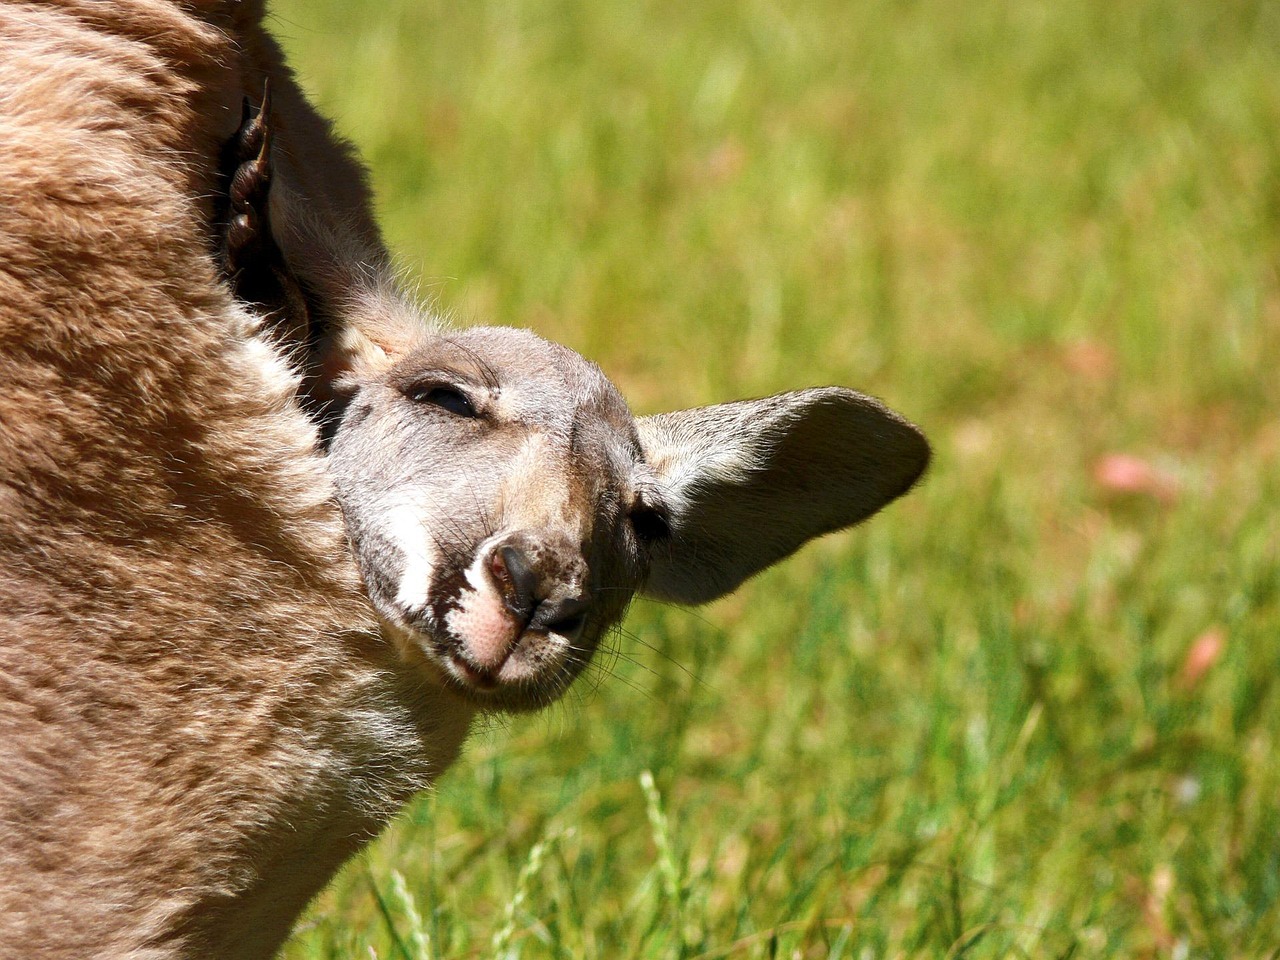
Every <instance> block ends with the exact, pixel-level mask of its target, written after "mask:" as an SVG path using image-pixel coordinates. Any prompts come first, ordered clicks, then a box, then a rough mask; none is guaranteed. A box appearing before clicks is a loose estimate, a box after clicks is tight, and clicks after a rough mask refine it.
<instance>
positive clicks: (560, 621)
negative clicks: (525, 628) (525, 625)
mask: <svg viewBox="0 0 1280 960" xmlns="http://www.w3.org/2000/svg"><path fill="white" fill-rule="evenodd" d="M587 607H588V603H587V601H586V600H585V599H584V598H582V597H568V598H566V599H564V600H559V601H551V600H547V601H544V602H543V603H540V604H538V609H537V610H535V611H534V614H533V619H532V620H530V621H529V626H530V627H531V628H532V629H534V630H546V631H548V632H550V633H559V634H564V635H568V634H572V633H576V632H577V631H578V630H579V629H581V627H582V625H583V624H584V623H586V620H587Z"/></svg>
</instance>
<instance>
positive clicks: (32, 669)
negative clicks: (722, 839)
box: [0, 0, 928, 960]
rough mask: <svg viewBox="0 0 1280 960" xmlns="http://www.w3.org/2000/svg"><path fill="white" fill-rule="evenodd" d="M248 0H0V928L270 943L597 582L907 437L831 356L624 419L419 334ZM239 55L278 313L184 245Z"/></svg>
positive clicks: (592, 385) (525, 692) (363, 193)
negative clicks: (769, 389)
mask: <svg viewBox="0 0 1280 960" xmlns="http://www.w3.org/2000/svg"><path fill="white" fill-rule="evenodd" d="M261 17H262V6H261V3H259V2H255V0H243V2H232V0H206V2H188V3H166V2H160V0H114V2H111V3H101V2H96V0H82V2H76V0H58V2H52V0H46V2H39V3H35V2H33V3H22V2H12V0H9V2H4V3H0V144H3V145H4V146H3V150H2V151H0V382H3V383H4V389H3V390H0V956H3V957H9V956H14V957H16V956H27V957H47V958H63V957H65V958H71V957H75V958H80V957H88V956H94V957H128V958H157V960H158V958H172V957H192V958H194V957H202V958H203V957H225V958H233V957H234V958H257V957H267V956H270V955H272V954H273V953H274V952H275V951H276V949H277V948H278V947H279V945H280V943H281V942H282V941H283V939H284V938H285V937H286V936H287V935H288V932H289V929H290V926H291V924H292V923H293V921H294V919H295V918H296V916H297V914H298V913H299V912H300V911H301V910H302V908H303V907H304V906H305V904H306V902H307V901H308V900H309V899H310V898H311V897H312V896H313V895H314V894H315V892H316V891H317V890H318V889H319V888H320V887H321V886H322V885H323V884H324V882H325V881H326V880H327V879H328V878H329V877H330V876H331V875H332V873H333V872H334V871H335V870H336V869H337V868H338V866H339V865H340V864H341V863H342V862H343V861H344V860H345V859H346V858H347V857H349V856H350V855H351V854H352V853H353V852H354V851H355V850H356V849H358V848H359V846H360V845H361V844H363V843H364V842H366V841H367V840H368V839H369V838H371V837H372V836H374V835H375V834H376V833H377V831H378V830H379V829H380V828H381V827H382V826H383V825H384V824H385V823H386V821H387V820H388V819H389V818H390V817H391V816H392V814H393V813H394V812H395V810H396V809H397V808H398V807H399V806H400V805H401V804H402V803H403V802H404V801H405V800H406V799H407V798H408V797H410V796H411V795H412V794H413V793H414V792H416V791H418V790H420V789H422V788H424V787H426V786H428V785H429V784H430V783H431V781H432V779H433V778H434V777H435V776H436V775H437V774H438V773H439V772H440V771H441V770H443V769H444V768H445V767H447V766H448V764H449V763H450V762H452V760H453V759H454V757H455V756H456V755H457V753H458V750H459V749H460V746H461V744H462V742H463V740H464V738H465V736H466V733H467V729H468V726H469V724H470V722H471V720H472V718H473V717H474V715H475V714H476V713H477V711H480V710H486V709H501V710H523V709H530V708H534V707H537V706H539V705H541V704H543V703H545V702H547V701H549V700H551V699H553V698H554V697H555V696H557V695H558V694H559V693H560V692H561V691H562V690H563V689H564V687H565V686H566V685H567V684H568V683H569V682H571V681H572V679H573V677H574V676H575V675H576V674H577V673H578V672H579V671H580V670H581V669H582V667H583V666H584V665H585V664H586V663H587V662H588V660H589V659H590V656H591V653H592V651H593V650H594V648H595V645H596V643H597V642H598V640H599V638H600V636H601V634H602V633H603V632H604V631H605V630H607V629H609V627H610V626H611V625H612V624H614V623H616V621H617V619H618V618H619V617H620V616H621V614H622V611H623V609H624V608H625V606H626V603H627V602H628V600H629V599H630V597H631V596H632V594H633V593H635V592H636V591H638V590H648V591H649V592H651V593H655V594H658V595H661V596H663V597H668V598H673V599H677V600H684V601H689V602H701V601H702V600H706V599H709V598H711V597H714V596H718V595H720V594H722V593H724V592H726V591H727V590H730V589H732V588H733V587H734V586H736V585H737V584H738V583H739V582H741V581H742V579H744V578H745V577H747V576H750V575H751V574H752V573H753V572H755V571H756V570H758V569H760V568H762V567H763V566H765V565H767V564H769V563H772V562H774V561H776V560H778V559H781V558H782V557H783V556H786V555H787V554H788V553H790V552H792V551H793V550H795V549H796V548H797V547H798V546H799V545H800V544H801V543H802V542H804V540H806V539H808V538H810V537H813V536H817V535H819V534H822V533H825V532H828V531H829V530H833V529H837V528H839V527H842V526H847V525H849V524H851V523H854V522H857V521H858V520H860V519H862V518H863V517H865V516H867V515H869V514H870V513H872V512H874V511H875V510H876V509H878V508H879V507H880V506H881V505H883V504H884V503H886V502H888V501H889V500H891V499H893V498H894V497H895V496H897V495H899V494H900V493H902V492H904V491H905V490H906V489H907V488H908V487H909V486H910V485H911V483H912V482H913V481H914V480H915V478H916V477H917V476H918V475H919V474H920V472H921V471H922V470H923V469H924V465H925V463H926V461H927V457H928V452H927V447H926V446H925V445H924V442H923V440H922V438H920V437H919V434H918V433H917V432H916V431H915V430H914V428H912V427H910V425H908V424H906V423H905V421H902V420H901V419H900V418H897V417H896V416H894V415H893V414H891V413H890V412H889V411H887V410H886V409H885V408H883V407H881V406H880V405H879V404H878V403H876V402H874V401H871V400H869V399H868V398H865V397H861V396H859V395H857V394H854V393H852V392H851V391H845V390H840V389H836V388H828V389H824V390H813V391H801V392H799V393H796V394H785V395H781V396H779V397H775V398H768V399H766V400H762V401H754V402H751V403H748V404H728V405H724V406H721V407H712V408H706V409H704V410H700V411H684V412H682V413H677V414H669V415H665V416H662V417H654V418H646V419H640V420H636V419H633V418H632V417H631V415H630V413H629V412H628V411H627V408H626V405H625V403H624V402H623V401H622V399H621V397H620V396H619V395H618V394H617V391H616V390H615V389H614V388H613V386H612V384H610V383H609V382H608V380H607V379H606V378H605V377H604V376H603V374H601V373H600V371H599V370H597V369H596V368H595V367H594V366H593V365H591V364H589V363H587V362H586V361H585V360H583V359H582V358H581V357H578V356H577V355H576V354H573V353H572V352H571V351H568V350H565V349H564V348H561V347H557V346H555V345H553V344H548V343H546V342H545V341H542V340H539V339H538V338H536V337H533V336H532V335H530V334H526V333H521V332H519V331H502V330H495V329H483V328H482V329H478V330H472V331H467V332H465V333H451V332H447V331H441V330H440V329H438V327H437V326H436V325H435V324H434V323H433V322H432V321H431V318H430V317H428V316H426V315H424V314H423V312H422V311H421V310H420V309H419V308H418V307H417V305H416V304H414V303H412V302H411V301H409V300H408V299H406V298H405V297H403V296H402V295H401V294H400V293H399V292H398V291H397V290H396V288H395V284H394V282H393V280H392V279H391V271H390V270H389V268H388V267H387V265H386V253H385V251H384V249H383V246H382V242H381V240H380V238H379V235H378V232H377V230H376V227H375V226H374V224H373V221H372V217H371V215H370V208H369V202H368V191H367V189H366V187H365V183H364V178H363V174H362V171H361V169H360V167H359V165H358V163H357V162H356V161H355V160H354V159H353V158H352V156H351V154H350V152H349V151H348V150H347V149H346V147H344V146H343V145H342V144H341V143H340V142H339V141H338V140H336V139H335V138H334V137H333V135H332V133H331V132H330V130H329V128H328V126H327V125H326V124H325V122H324V121H323V120H322V119H321V118H320V117H319V116H318V115H317V114H316V113H315V112H314V111H313V110H312V108H311V107H310V106H309V105H308V104H307V103H306V101H305V100H304V99H303V98H302V96H301V94H300V93H299V91H298V90H297V88H296V86H295V85H294V83H293V81H292V79H291V76H290V74H289V73H288V71H287V69H286V68H285V67H284V65H283V64H282V63H281V60H280V55H279V52H278V49H277V48H276V46H275V44H274V43H273V41H272V40H271V39H270V37H268V36H267V35H266V33H265V32H264V31H263V30H262V27H261ZM268 77H269V78H270V84H271V91H272V92H271V99H272V107H271V117H270V126H271V148H270V153H271V164H272V169H271V185H270V190H269V193H266V194H264V196H266V198H267V199H265V200H264V201H263V202H265V203H267V204H269V210H268V209H266V208H264V209H263V211H262V213H263V216H262V218H261V222H257V221H255V222H256V223H258V228H259V229H261V230H263V231H266V232H268V233H269V236H268V237H266V238H265V239H269V240H270V245H271V249H272V250H275V251H277V253H278V255H279V256H280V257H281V258H282V261H281V263H279V264H275V265H273V269H274V270H275V271H276V273H275V274H273V276H276V275H278V276H281V277H283V278H285V281H286V286H287V289H288V290H289V291H291V293H290V298H289V299H288V302H289V303H290V304H298V306H297V310H298V311H299V312H300V313H301V314H302V315H303V316H302V317H301V318H300V319H299V318H296V317H295V318H292V321H296V322H292V321H291V324H283V325H279V326H278V327H273V323H274V320H273V319H272V312H271V310H269V309H266V306H265V305H261V304H252V303H250V304H245V303H241V302H238V301H237V300H236V299H235V298H234V296H233V288H234V285H233V284H230V283H228V282H227V280H226V278H224V277H223V276H222V273H221V271H220V268H219V263H220V261H219V252H218V246H219V243H220V242H221V241H220V238H221V237H222V236H223V234H222V226H223V225H222V224H221V223H220V218H221V217H224V216H225V212H226V203H225V200H224V197H225V193H226V190H227V171H226V170H225V169H223V164H222V160H221V158H222V157H223V156H224V153H225V147H226V144H227V143H228V142H229V140H231V138H233V137H234V136H235V134H236V131H237V129H238V128H239V126H240V125H241V123H242V114H241V103H242V101H243V100H244V98H245V97H247V96H248V97H257V96H259V95H260V93H261V91H262V89H263V86H264V80H266V79H267V78H268ZM268 213H269V216H268V215H267V214H268ZM251 239H252V238H251ZM238 249H257V248H256V247H253V246H252V244H250V245H248V246H245V247H243V248H238ZM293 291H296V295H294V293H293ZM291 309H292V308H291ZM299 324H300V325H301V326H300V327H299ZM299 329H301V330H302V335H303V336H305V337H308V338H310V340H311V341H314V344H313V347H314V349H311V352H310V353H309V354H308V355H307V356H306V357H305V359H304V360H303V361H302V362H301V363H300V364H291V362H290V361H291V358H293V359H295V360H296V358H297V354H298V353H299V350H300V349H301V348H300V347H299V346H298V344H297V343H291V342H289V338H290V337H292V336H296V335H298V330H299ZM308 349H310V348H308ZM833 491H834V492H833Z"/></svg>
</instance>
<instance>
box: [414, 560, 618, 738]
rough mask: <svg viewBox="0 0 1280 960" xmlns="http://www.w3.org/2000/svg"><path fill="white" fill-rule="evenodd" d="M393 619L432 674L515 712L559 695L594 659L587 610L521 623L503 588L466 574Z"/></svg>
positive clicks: (486, 703)
mask: <svg viewBox="0 0 1280 960" xmlns="http://www.w3.org/2000/svg"><path fill="white" fill-rule="evenodd" d="M397 612H398V613H399V615H398V616H396V617H395V622H394V623H392V624H390V626H392V627H393V629H394V630H395V632H396V634H397V635H398V637H399V639H400V640H401V642H402V643H407V645H408V646H409V647H410V648H411V649H412V651H413V652H414V654H415V658H418V659H423V660H425V661H426V664H425V666H426V668H427V669H428V671H429V674H430V676H431V678H432V679H433V680H435V681H437V682H438V683H440V684H441V685H442V686H445V687H447V688H448V689H450V690H452V691H454V692H455V693H458V694H461V695H462V696H463V697H465V698H466V699H469V700H471V701H472V702H474V703H475V704H476V705H478V706H480V707H483V708H488V709H494V710H503V711H511V712H523V711H528V710H535V709H538V708H539V707H542V706H545V705H547V704H548V703H550V702H551V701H553V700H555V699H556V697H558V696H559V695H560V694H561V693H562V692H563V691H564V689H565V688H566V687H567V686H568V685H569V683H570V682H571V681H572V680H573V679H574V677H575V676H576V675H577V674H578V673H579V672H580V670H581V668H582V667H583V666H584V665H585V664H586V663H587V661H588V660H589V659H590V654H589V653H588V651H589V650H590V649H591V648H592V646H593V644H592V643H591V642H590V641H589V640H588V639H587V633H588V630H587V627H588V624H587V616H586V614H585V612H579V613H575V614H574V615H573V616H570V617H566V618H562V619H561V620H559V621H557V622H555V623H551V624H545V625H544V624H541V623H534V622H529V621H527V620H525V621H523V622H522V619H521V618H520V617H519V615H518V614H516V613H514V612H513V611H512V610H510V609H509V608H508V606H507V605H506V604H505V603H503V601H502V598H501V595H500V593H499V591H498V590H497V589H496V587H493V586H490V585H488V584H487V583H486V582H485V581H484V580H482V579H479V578H476V577H474V576H472V577H468V576H467V575H466V573H453V574H448V575H445V576H443V577H441V578H440V580H438V581H437V583H436V584H435V585H434V587H433V589H432V590H431V600H430V601H429V602H428V603H427V604H426V606H425V607H424V608H421V609H418V610H413V611H408V610H400V611H397Z"/></svg>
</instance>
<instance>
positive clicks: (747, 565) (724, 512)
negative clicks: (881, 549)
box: [638, 387, 929, 603]
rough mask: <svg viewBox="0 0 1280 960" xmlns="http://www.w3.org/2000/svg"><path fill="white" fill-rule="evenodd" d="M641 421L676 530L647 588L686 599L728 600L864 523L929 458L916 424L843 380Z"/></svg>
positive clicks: (663, 544)
mask: <svg viewBox="0 0 1280 960" xmlns="http://www.w3.org/2000/svg"><path fill="white" fill-rule="evenodd" d="M638 428H639V432H640V442H641V446H642V447H643V449H644V452H645V458H646V460H647V461H648V463H649V465H650V467H651V468H652V469H653V470H654V471H655V472H656V473H657V474H658V477H659V480H658V484H659V488H660V490H661V494H662V497H663V499H664V501H665V505H666V507H667V510H668V512H669V515H670V527H671V536H670V537H669V538H667V539H666V540H664V541H659V542H658V543H657V544H656V545H655V546H654V556H653V565H652V570H651V573H650V578H649V582H648V584H647V586H646V588H645V591H644V592H645V593H647V594H649V595H650V596H655V597H659V598H662V599H666V600H675V601H678V602H681V603H704V602H706V601H708V600H713V599H715V598H716V597H719V596H722V595H724V594H726V593H728V592H730V591H731V590H733V589H734V588H736V587H737V586H738V585H739V584H741V583H742V582H743V581H744V580H746V579H747V578H748V577H750V576H752V575H753V574H755V573H758V572H759V571H761V570H763V569H764V568H765V567H767V566H769V565H770V564H773V563H776V562H777V561H779V560H781V559H782V558H783V557H786V556H788V555H789V554H791V553H793V552H794V551H795V550H797V549H798V548H799V547H800V546H801V545H802V544H803V543H804V542H805V541H807V540H810V539H812V538H813V537H818V536H821V535H822V534H824V533H830V532H831V531H833V530H839V529H841V528H843V527H847V526H851V525H853V524H855V523H858V522H859V521H861V520H864V519H866V518H867V517H869V516H871V514H873V513H875V512H876V511H877V510H879V509H880V508H881V507H883V506H884V505H885V504H887V503H889V502H890V501H892V500H894V499H895V498H897V497H899V496H901V495H902V494H904V493H906V492H907V490H908V489H910V487H911V485H912V484H914V483H915V481H916V480H917V479H918V478H919V477H920V475H921V474H922V473H923V472H924V470H925V467H926V466H927V465H928V463H929V445H928V443H927V442H926V441H925V439H924V436H923V435H922V434H921V433H920V431H919V430H918V429H916V427H914V426H913V425H912V424H910V423H909V422H907V421H906V420H904V419H903V418H902V417H900V416H898V415H897V414H896V413H894V412H893V411H891V410H889V409H888V408H887V407H885V406H884V405H883V404H881V403H880V402H879V401H877V400H875V399H873V398H871V397H867V396H864V395H862V394H860V393H855V392H854V391H852V390H845V389H843V388H840V387H819V388H815V389H810V390H800V391H795V392H791V393H782V394H778V395H776V396H772V397H765V398H763V399H760V400H748V401H743V402H739V403H726V404H718V405H715V406H710V407H699V408H695V409H692V410H682V411H679V412H676V413H667V414H661V415H658V416H653V417H645V418H642V419H640V420H639V421H638Z"/></svg>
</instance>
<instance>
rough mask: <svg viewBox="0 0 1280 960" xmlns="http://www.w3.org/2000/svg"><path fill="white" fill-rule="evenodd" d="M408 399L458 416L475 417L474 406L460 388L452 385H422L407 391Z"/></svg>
mask: <svg viewBox="0 0 1280 960" xmlns="http://www.w3.org/2000/svg"><path fill="white" fill-rule="evenodd" d="M408 396H409V399H410V400H413V401H414V402H415V403H429V404H431V406H433V407H439V408H440V409H441V410H447V411H449V413H452V414H453V415H454V416H458V417H472V418H474V417H477V416H479V414H477V413H476V408H475V407H474V406H472V405H471V401H470V400H468V399H467V397H466V395H465V394H463V393H462V391H460V390H455V389H454V388H453V387H441V386H433V385H424V386H421V387H415V388H413V389H412V390H410V391H409V394H408Z"/></svg>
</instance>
